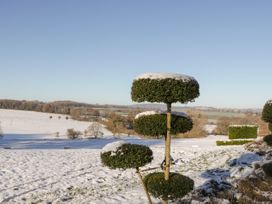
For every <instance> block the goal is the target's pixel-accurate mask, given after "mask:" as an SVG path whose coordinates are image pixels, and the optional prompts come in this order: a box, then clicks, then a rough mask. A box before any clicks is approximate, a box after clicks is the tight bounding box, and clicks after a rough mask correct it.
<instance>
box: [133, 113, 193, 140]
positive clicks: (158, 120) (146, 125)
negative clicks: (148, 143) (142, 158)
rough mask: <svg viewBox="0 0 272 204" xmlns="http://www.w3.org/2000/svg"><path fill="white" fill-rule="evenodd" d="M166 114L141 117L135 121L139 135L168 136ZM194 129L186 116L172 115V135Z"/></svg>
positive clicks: (135, 127) (135, 128)
mask: <svg viewBox="0 0 272 204" xmlns="http://www.w3.org/2000/svg"><path fill="white" fill-rule="evenodd" d="M166 118H167V116H166V114H155V115H146V116H141V117H139V118H138V119H136V120H135V121H134V130H135V132H137V133H138V134H141V135H146V136H153V137H159V136H163V135H166V133H167V123H166V120H167V119H166ZM192 128H193V122H192V120H191V119H190V118H188V117H185V116H177V115H172V117H171V134H177V133H185V132H187V131H189V130H191V129H192Z"/></svg>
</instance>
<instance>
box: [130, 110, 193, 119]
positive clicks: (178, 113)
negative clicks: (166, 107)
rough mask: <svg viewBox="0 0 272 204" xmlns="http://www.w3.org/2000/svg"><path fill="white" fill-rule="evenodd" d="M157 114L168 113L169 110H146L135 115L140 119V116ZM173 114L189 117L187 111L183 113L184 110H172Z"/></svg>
mask: <svg viewBox="0 0 272 204" xmlns="http://www.w3.org/2000/svg"><path fill="white" fill-rule="evenodd" d="M156 114H167V112H166V111H145V112H142V113H139V114H137V115H136V116H135V119H138V118H140V117H142V116H148V115H156ZM171 115H175V116H180V117H185V118H189V116H188V115H187V114H186V113H183V112H172V113H171Z"/></svg>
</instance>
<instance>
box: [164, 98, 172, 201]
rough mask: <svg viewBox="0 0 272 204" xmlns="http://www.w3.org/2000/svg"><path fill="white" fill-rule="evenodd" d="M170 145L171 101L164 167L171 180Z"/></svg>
mask: <svg viewBox="0 0 272 204" xmlns="http://www.w3.org/2000/svg"><path fill="white" fill-rule="evenodd" d="M170 147H171V103H168V104H167V135H166V140H165V169H164V178H165V180H166V181H167V180H169V173H170V165H171V159H170V150H171V149H170ZM164 203H165V204H167V203H168V201H167V200H164Z"/></svg>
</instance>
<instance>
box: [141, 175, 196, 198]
mask: <svg viewBox="0 0 272 204" xmlns="http://www.w3.org/2000/svg"><path fill="white" fill-rule="evenodd" d="M144 183H145V185H146V186H147V189H148V191H149V192H150V193H151V194H152V195H153V196H154V197H155V198H161V199H163V200H176V199H178V198H182V197H183V196H185V195H186V194H187V193H189V192H190V191H191V190H193V188H194V181H193V180H192V179H190V178H189V177H187V176H183V175H181V174H178V173H170V176H169V180H168V181H166V180H165V179H164V173H162V172H155V173H151V174H148V175H147V176H146V177H145V178H144Z"/></svg>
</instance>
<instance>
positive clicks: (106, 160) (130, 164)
mask: <svg viewBox="0 0 272 204" xmlns="http://www.w3.org/2000/svg"><path fill="white" fill-rule="evenodd" d="M100 157H101V160H102V163H103V164H104V165H106V166H108V167H110V168H112V169H116V168H122V169H128V168H138V167H141V166H144V165H146V164H148V163H150V162H151V161H152V159H153V152H152V150H151V149H150V148H149V147H147V146H144V145H137V144H123V145H121V146H120V147H118V148H117V149H116V151H108V152H102V153H101V155H100Z"/></svg>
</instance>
